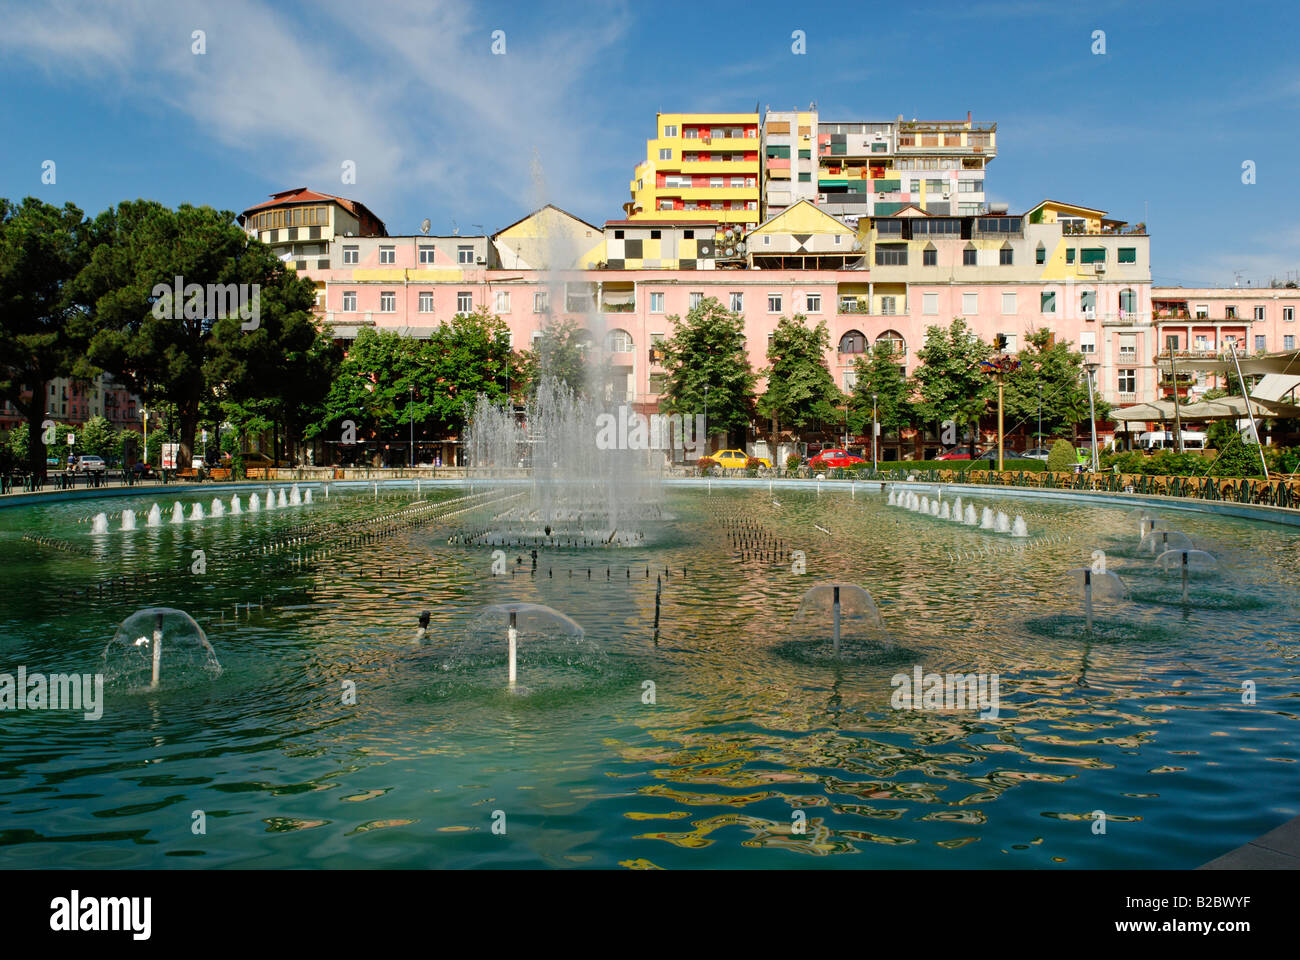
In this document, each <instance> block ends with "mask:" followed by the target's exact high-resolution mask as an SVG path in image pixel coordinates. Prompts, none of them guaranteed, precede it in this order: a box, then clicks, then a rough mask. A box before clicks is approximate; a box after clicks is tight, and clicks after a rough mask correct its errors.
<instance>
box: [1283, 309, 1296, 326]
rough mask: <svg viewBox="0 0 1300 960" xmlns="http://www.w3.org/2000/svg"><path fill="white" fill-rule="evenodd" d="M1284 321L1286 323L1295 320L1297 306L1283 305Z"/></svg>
mask: <svg viewBox="0 0 1300 960" xmlns="http://www.w3.org/2000/svg"><path fill="white" fill-rule="evenodd" d="M1282 321H1283V322H1284V323H1294V322H1295V307H1283V308H1282Z"/></svg>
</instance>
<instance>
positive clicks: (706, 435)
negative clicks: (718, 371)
mask: <svg viewBox="0 0 1300 960" xmlns="http://www.w3.org/2000/svg"><path fill="white" fill-rule="evenodd" d="M704 455H705V456H706V457H707V456H708V455H709V385H708V384H707V383H706V384H705V385H704Z"/></svg>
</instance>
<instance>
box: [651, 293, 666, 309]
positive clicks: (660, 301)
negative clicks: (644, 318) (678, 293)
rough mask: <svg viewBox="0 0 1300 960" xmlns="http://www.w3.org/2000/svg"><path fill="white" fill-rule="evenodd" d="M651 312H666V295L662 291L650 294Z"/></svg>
mask: <svg viewBox="0 0 1300 960" xmlns="http://www.w3.org/2000/svg"><path fill="white" fill-rule="evenodd" d="M650 312H651V313H663V312H664V295H663V294H662V293H652V294H650Z"/></svg>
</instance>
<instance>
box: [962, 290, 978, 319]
mask: <svg viewBox="0 0 1300 960" xmlns="http://www.w3.org/2000/svg"><path fill="white" fill-rule="evenodd" d="M961 312H962V315H963V316H967V317H973V316H975V315H976V314H977V313H979V312H980V295H979V294H978V293H963V294H962V295H961Z"/></svg>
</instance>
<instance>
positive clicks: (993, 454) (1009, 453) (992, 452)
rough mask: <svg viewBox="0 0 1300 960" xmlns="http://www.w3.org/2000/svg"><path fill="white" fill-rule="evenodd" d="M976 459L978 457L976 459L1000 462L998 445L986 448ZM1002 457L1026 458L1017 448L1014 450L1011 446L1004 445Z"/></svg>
mask: <svg viewBox="0 0 1300 960" xmlns="http://www.w3.org/2000/svg"><path fill="white" fill-rule="evenodd" d="M975 459H976V460H991V461H993V462H994V463H997V462H998V448H997V447H989V448H988V449H987V450H985V451H984V452H983V453H981V454H980V455H979V456H978V457H976V458H975ZM1002 459H1003V460H1023V459H1024V455H1023V454H1020V453H1017V452H1016V451H1015V450H1012V449H1011V448H1010V447H1003V448H1002Z"/></svg>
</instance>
